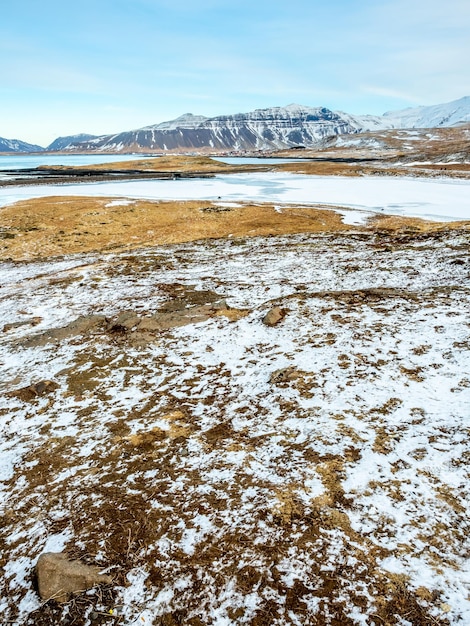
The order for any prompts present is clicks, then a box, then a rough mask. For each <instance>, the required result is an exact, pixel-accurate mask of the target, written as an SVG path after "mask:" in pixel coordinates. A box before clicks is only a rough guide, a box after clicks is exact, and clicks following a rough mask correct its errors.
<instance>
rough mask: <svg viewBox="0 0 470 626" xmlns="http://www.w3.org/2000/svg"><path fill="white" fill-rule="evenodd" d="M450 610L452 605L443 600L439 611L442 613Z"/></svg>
mask: <svg viewBox="0 0 470 626" xmlns="http://www.w3.org/2000/svg"><path fill="white" fill-rule="evenodd" d="M451 610H452V607H451V606H450V604H447V602H444V603H443V604H441V611H442V612H443V613H450V612H451Z"/></svg>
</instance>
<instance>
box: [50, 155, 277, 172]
mask: <svg viewBox="0 0 470 626" xmlns="http://www.w3.org/2000/svg"><path fill="white" fill-rule="evenodd" d="M254 167H255V169H256V168H259V167H260V166H258V165H257V166H254ZM38 169H39V170H59V171H61V172H67V171H71V170H72V171H73V170H83V169H86V170H90V171H96V172H99V171H103V170H105V171H108V170H113V171H116V172H120V171H122V170H134V171H135V170H138V171H141V172H207V173H210V172H230V171H232V170H236V171H239V170H240V169H245V168H244V166H240V165H237V166H236V167H234V166H233V165H229V164H228V163H222V162H221V161H215V160H214V159H211V158H209V157H205V156H181V155H169V156H161V157H155V158H153V159H152V158H147V159H140V160H133V161H120V162H117V163H99V164H95V165H79V166H66V165H41V166H40V167H38ZM247 169H250V170H251V169H253V166H251V165H250V166H248V167H247ZM262 169H266V168H264V167H263V168H262Z"/></svg>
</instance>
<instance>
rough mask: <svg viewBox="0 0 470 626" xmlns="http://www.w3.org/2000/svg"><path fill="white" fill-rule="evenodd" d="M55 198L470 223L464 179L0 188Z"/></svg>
mask: <svg viewBox="0 0 470 626" xmlns="http://www.w3.org/2000/svg"><path fill="white" fill-rule="evenodd" d="M57 195H64V196H108V197H113V196H118V197H128V198H146V199H164V200H185V199H188V200H200V199H204V200H217V199H222V200H225V201H250V202H274V203H285V204H295V203H298V204H309V205H316V204H320V205H329V206H341V207H346V208H350V209H355V210H362V211H366V212H376V213H386V214H392V215H408V216H414V217H422V218H426V219H433V220H439V221H446V220H462V219H470V181H467V180H452V179H444V178H441V179H418V178H413V177H387V176H380V177H378V176H374V177H371V176H364V177H340V176H305V175H299V174H290V173H282V174H280V173H260V174H256V173H251V174H232V175H229V176H215V177H214V178H210V179H191V180H170V181H168V180H154V181H147V180H145V181H123V182H110V183H90V184H75V185H41V186H36V187H34V186H28V187H4V188H0V206H2V205H5V204H10V203H13V202H16V201H18V200H25V199H28V198H40V197H47V196H57Z"/></svg>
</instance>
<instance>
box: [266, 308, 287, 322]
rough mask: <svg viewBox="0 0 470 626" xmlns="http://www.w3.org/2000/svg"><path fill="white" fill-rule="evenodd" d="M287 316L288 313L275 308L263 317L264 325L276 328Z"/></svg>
mask: <svg viewBox="0 0 470 626" xmlns="http://www.w3.org/2000/svg"><path fill="white" fill-rule="evenodd" d="M285 316H286V311H285V310H284V309H281V307H278V306H275V307H273V308H272V309H271V310H270V311H268V312H267V313H266V315H265V316H264V317H263V324H265V325H266V326H276V324H279V322H280V321H282V320H283V319H284V318H285Z"/></svg>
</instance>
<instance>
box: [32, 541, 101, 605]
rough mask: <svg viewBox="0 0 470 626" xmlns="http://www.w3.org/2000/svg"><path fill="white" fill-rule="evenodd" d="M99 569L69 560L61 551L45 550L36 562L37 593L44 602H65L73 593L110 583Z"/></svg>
mask: <svg viewBox="0 0 470 626" xmlns="http://www.w3.org/2000/svg"><path fill="white" fill-rule="evenodd" d="M100 569H101V568H99V567H93V566H90V565H84V564H83V563H81V562H80V561H71V560H69V559H68V558H67V557H66V556H65V554H62V553H61V552H45V553H44V554H41V556H40V557H39V559H38V562H37V564H36V575H37V580H38V591H39V595H40V596H41V599H42V600H44V601H45V602H47V601H48V600H55V601H56V602H67V601H68V600H69V598H70V596H71V595H73V594H75V593H80V592H82V591H86V590H87V589H91V588H92V587H94V586H95V585H99V584H110V583H112V578H111V577H110V576H106V575H103V574H100Z"/></svg>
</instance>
